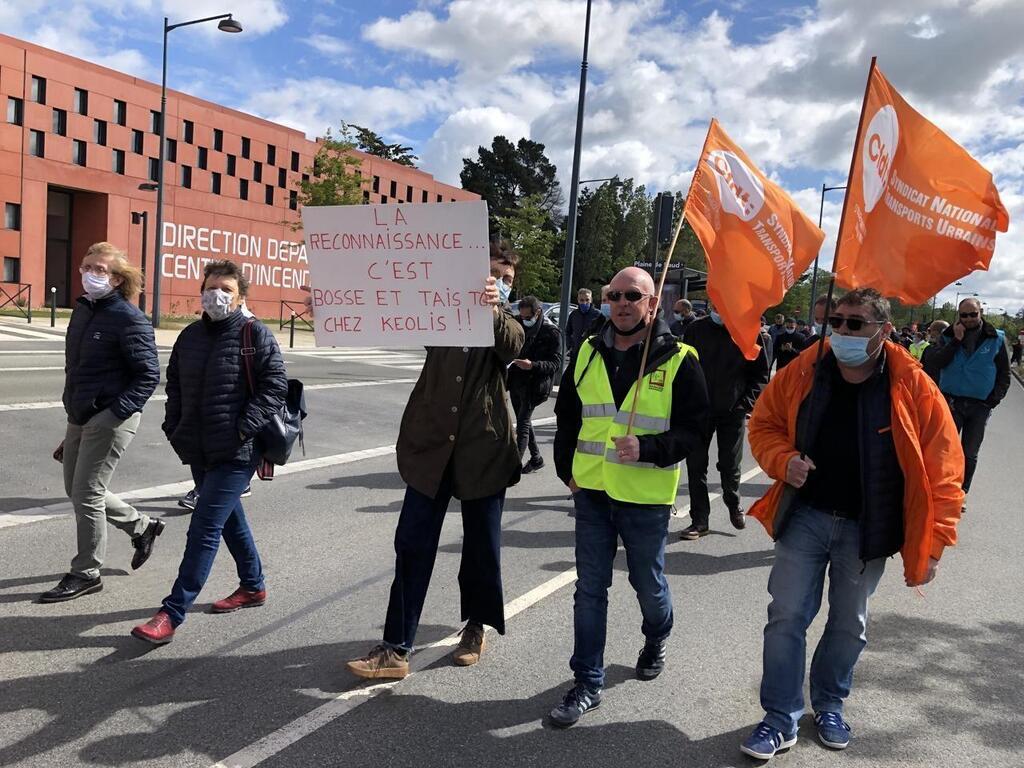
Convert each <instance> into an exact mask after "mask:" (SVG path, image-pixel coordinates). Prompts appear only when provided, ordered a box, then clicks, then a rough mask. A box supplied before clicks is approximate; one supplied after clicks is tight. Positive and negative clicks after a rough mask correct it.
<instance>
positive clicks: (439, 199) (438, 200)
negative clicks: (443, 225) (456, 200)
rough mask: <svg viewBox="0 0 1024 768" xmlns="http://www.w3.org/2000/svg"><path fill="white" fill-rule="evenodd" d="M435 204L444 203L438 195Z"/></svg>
mask: <svg viewBox="0 0 1024 768" xmlns="http://www.w3.org/2000/svg"><path fill="white" fill-rule="evenodd" d="M437 202H439V203H443V202H444V198H443V197H441V196H440V195H438V196H437Z"/></svg>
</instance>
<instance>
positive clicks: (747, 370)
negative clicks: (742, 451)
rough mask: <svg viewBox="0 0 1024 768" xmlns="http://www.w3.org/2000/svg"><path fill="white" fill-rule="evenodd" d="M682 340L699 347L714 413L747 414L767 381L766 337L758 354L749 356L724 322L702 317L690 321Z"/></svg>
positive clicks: (701, 365)
mask: <svg viewBox="0 0 1024 768" xmlns="http://www.w3.org/2000/svg"><path fill="white" fill-rule="evenodd" d="M683 341H684V342H685V343H686V344H689V345H690V346H691V347H693V348H694V349H696V350H697V355H698V356H699V357H700V367H701V370H703V371H704V381H705V382H706V383H707V388H708V396H709V397H710V399H711V412H712V413H713V414H714V415H716V416H724V415H726V414H729V413H735V412H737V411H739V412H742V413H744V414H747V413H750V412H751V411H752V410H754V402H755V401H756V400H757V396H758V395H760V394H761V390H763V389H764V388H765V387H766V386H767V385H768V369H769V360H768V354H767V352H766V351H765V342H766V341H767V337H765V338H762V339H761V340H760V343H761V351H760V353H759V354H758V356H757V357H756V358H754V359H753V360H747V359H746V358H745V357H744V356H743V353H742V352H741V351H740V348H739V347H738V346H736V342H734V341H733V340H732V337H731V336H730V335H729V331H728V330H727V329H726V328H725V326H724V325H718V323H716V322H715V321H714V320H712V319H711V318H710V317H703V318H701V319H700V320H697V321H696V322H694V323H691V324H690V326H689V328H687V329H686V335H685V336H684V337H683Z"/></svg>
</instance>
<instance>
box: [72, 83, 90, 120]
mask: <svg viewBox="0 0 1024 768" xmlns="http://www.w3.org/2000/svg"><path fill="white" fill-rule="evenodd" d="M71 108H72V109H73V110H75V112H77V113H78V114H80V115H88V114H89V92H88V91H87V90H85V89H83V88H75V95H74V97H73V98H72V100H71Z"/></svg>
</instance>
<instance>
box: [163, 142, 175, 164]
mask: <svg viewBox="0 0 1024 768" xmlns="http://www.w3.org/2000/svg"><path fill="white" fill-rule="evenodd" d="M164 156H165V157H166V158H167V161H168V162H171V163H176V162H178V142H177V141H175V140H174V139H167V147H166V149H165V150H164Z"/></svg>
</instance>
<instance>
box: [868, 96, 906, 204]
mask: <svg viewBox="0 0 1024 768" xmlns="http://www.w3.org/2000/svg"><path fill="white" fill-rule="evenodd" d="M867 137H868V140H867V141H865V142H864V158H863V162H864V209H865V210H866V211H867V212H868V213H871V210H872V209H873V208H874V207H875V204H876V203H877V202H878V201H879V200H881V199H882V193H883V192H884V191H885V187H886V185H888V183H889V174H890V173H891V172H892V160H893V157H894V156H895V155H896V147H897V146H898V145H899V142H900V121H899V118H898V117H897V116H896V110H895V109H893V107H892V105H891V104H887V105H886V106H884V107H882V108H881V109H880V110H878V111H877V112H876V113H875V116H874V117H872V118H871V122H870V123H868V130H867Z"/></svg>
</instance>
